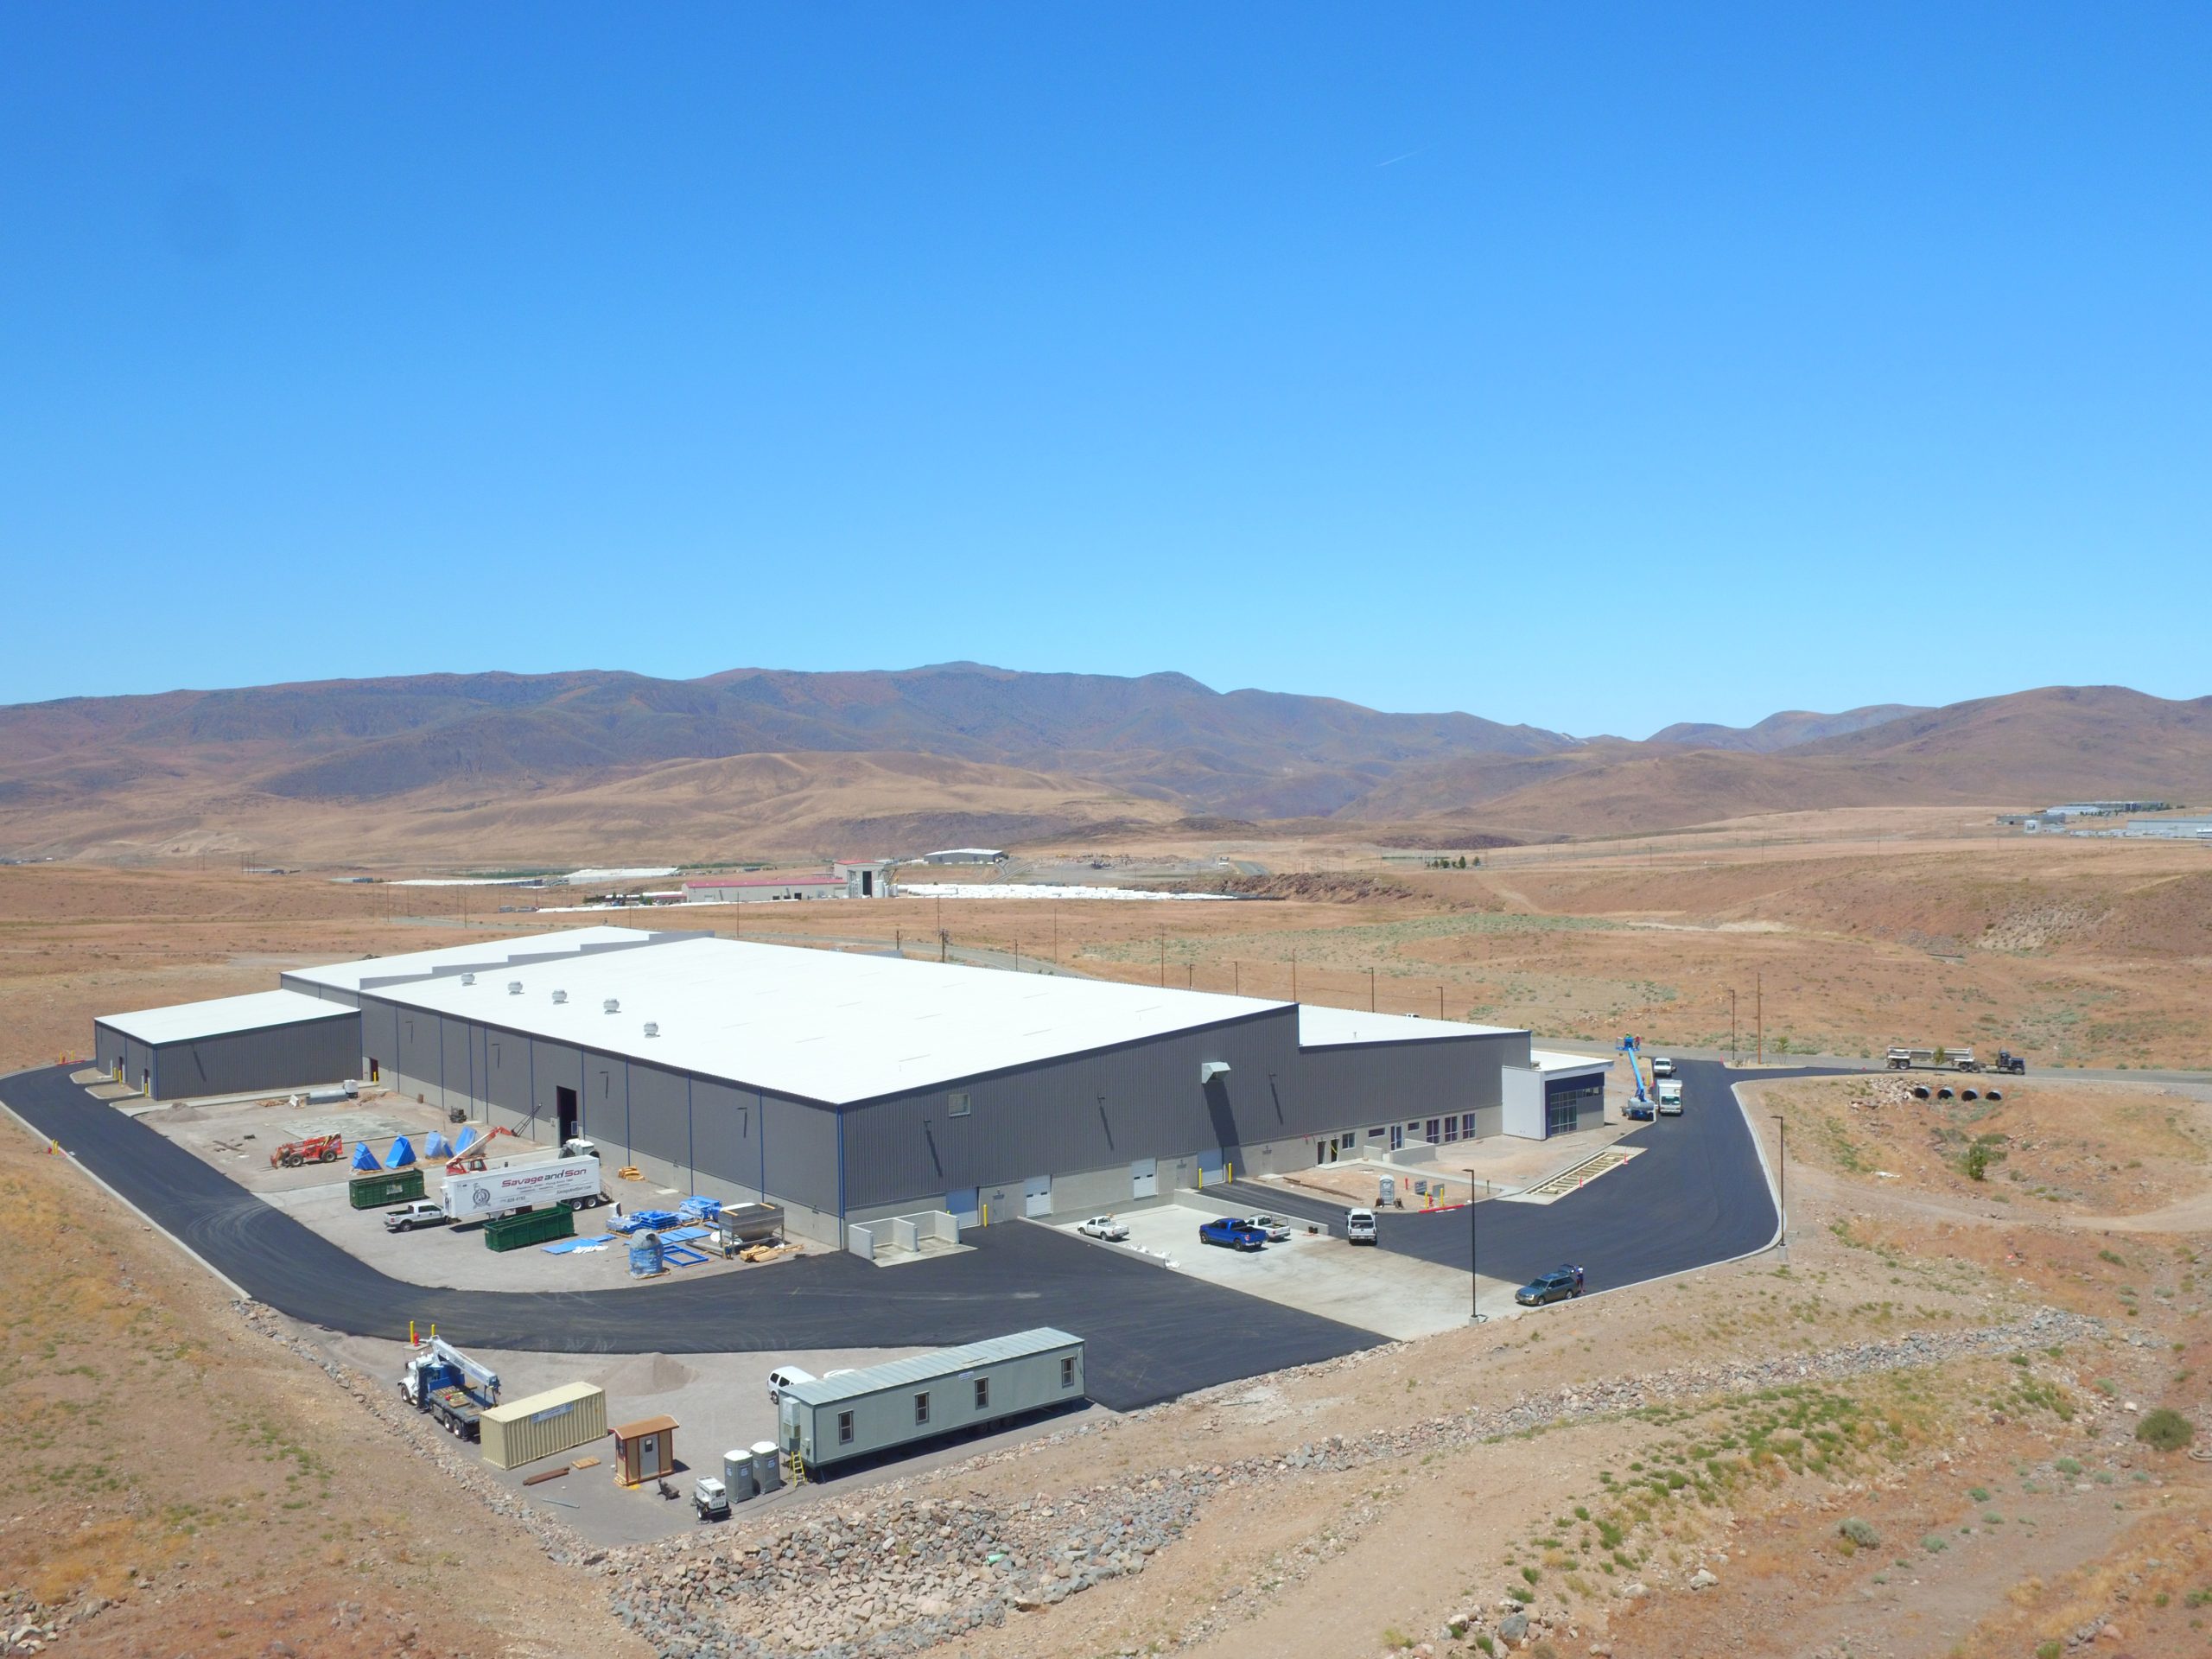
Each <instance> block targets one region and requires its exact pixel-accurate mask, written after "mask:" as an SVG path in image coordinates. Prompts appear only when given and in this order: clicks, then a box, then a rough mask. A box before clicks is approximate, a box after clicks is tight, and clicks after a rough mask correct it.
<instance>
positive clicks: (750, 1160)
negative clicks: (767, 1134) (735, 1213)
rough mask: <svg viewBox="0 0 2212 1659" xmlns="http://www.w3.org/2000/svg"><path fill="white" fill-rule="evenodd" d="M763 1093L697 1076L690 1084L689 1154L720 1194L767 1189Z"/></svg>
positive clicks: (703, 1182)
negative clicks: (762, 1133)
mask: <svg viewBox="0 0 2212 1659" xmlns="http://www.w3.org/2000/svg"><path fill="white" fill-rule="evenodd" d="M760 1111H761V1105H760V1095H759V1094H758V1093H756V1092H755V1091H754V1090H751V1089H740V1088H738V1087H737V1086H736V1085H735V1084H728V1083H717V1082H715V1081H714V1080H713V1079H712V1078H709V1077H698V1078H695V1079H693V1081H692V1084H691V1158H692V1167H693V1168H694V1169H696V1170H697V1171H698V1173H699V1184H700V1185H702V1186H703V1187H705V1188H706V1189H707V1190H708V1191H709V1192H713V1193H714V1194H715V1196H716V1197H717V1198H735V1197H738V1196H740V1195H741V1194H747V1193H750V1194H752V1195H753V1196H755V1197H758V1196H759V1195H760V1193H761V1192H762V1191H763V1190H764V1189H763V1185H762V1178H763V1173H764V1172H763V1171H762V1168H761V1164H760Z"/></svg>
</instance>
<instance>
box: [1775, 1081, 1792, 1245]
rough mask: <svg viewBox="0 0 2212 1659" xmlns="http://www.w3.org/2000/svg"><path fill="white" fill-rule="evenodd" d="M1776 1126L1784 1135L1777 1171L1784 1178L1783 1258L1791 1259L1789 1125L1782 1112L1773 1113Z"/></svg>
mask: <svg viewBox="0 0 2212 1659" xmlns="http://www.w3.org/2000/svg"><path fill="white" fill-rule="evenodd" d="M1773 1117H1774V1126H1775V1128H1777V1130H1778V1131H1780V1133H1781V1135H1782V1154H1781V1158H1780V1160H1779V1162H1778V1163H1777V1166H1776V1171H1775V1173H1777V1174H1778V1175H1779V1176H1780V1177H1781V1178H1782V1217H1781V1219H1782V1259H1783V1262H1788V1261H1789V1123H1788V1122H1786V1121H1784V1119H1783V1116H1782V1114H1781V1113H1780V1112H1776V1113H1774V1114H1773Z"/></svg>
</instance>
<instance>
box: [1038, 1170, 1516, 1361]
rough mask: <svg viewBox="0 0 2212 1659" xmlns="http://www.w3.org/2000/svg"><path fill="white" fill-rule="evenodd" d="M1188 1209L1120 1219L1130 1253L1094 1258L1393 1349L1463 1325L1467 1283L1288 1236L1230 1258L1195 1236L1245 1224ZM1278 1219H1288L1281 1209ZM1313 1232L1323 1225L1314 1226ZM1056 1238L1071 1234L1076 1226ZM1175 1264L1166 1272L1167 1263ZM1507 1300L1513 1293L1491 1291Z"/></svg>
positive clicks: (1450, 1271) (1375, 1253) (1338, 1238)
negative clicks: (1222, 1222)
mask: <svg viewBox="0 0 2212 1659" xmlns="http://www.w3.org/2000/svg"><path fill="white" fill-rule="evenodd" d="M1258 1207H1259V1206H1253V1207H1252V1208H1251V1209H1245V1210H1236V1211H1229V1210H1223V1209H1220V1208H1217V1207H1210V1208H1204V1209H1200V1208H1194V1207H1192V1205H1189V1204H1187V1203H1185V1204H1165V1205H1152V1206H1150V1207H1148V1208H1146V1209H1141V1210H1132V1211H1128V1212H1127V1213H1125V1214H1123V1215H1122V1216H1121V1217H1119V1219H1120V1220H1121V1222H1122V1224H1124V1225H1125V1226H1127V1227H1128V1230H1129V1236H1128V1242H1127V1243H1122V1244H1094V1245H1093V1246H1092V1248H1093V1249H1102V1250H1112V1251H1116V1252H1120V1253H1123V1254H1132V1255H1135V1254H1139V1253H1141V1255H1140V1259H1141V1260H1144V1261H1147V1262H1152V1263H1153V1264H1154V1265H1155V1266H1157V1267H1159V1268H1160V1271H1162V1272H1172V1273H1179V1274H1186V1275H1188V1276H1189V1277H1191V1278H1193V1279H1199V1280H1203V1281H1205V1282H1206V1283H1208V1284H1212V1285H1219V1286H1221V1287H1223V1288H1224V1289H1226V1290H1232V1291H1236V1292H1239V1293H1241V1294H1243V1295H1246V1296H1256V1297H1259V1298H1262V1300H1267V1301H1270V1302H1275V1303H1279V1304H1281V1306H1284V1307H1287V1308H1294V1309H1297V1310H1300V1311H1302V1312H1304V1313H1318V1314H1319V1315H1321V1316H1322V1317H1323V1318H1325V1319H1336V1320H1338V1321H1341V1322H1342V1323H1343V1324H1345V1325H1357V1326H1358V1327H1359V1328H1360V1329H1361V1330H1363V1331H1370V1332H1374V1333H1375V1334H1376V1336H1378V1337H1387V1338H1389V1339H1390V1340H1392V1341H1394V1342H1407V1341H1411V1340H1412V1339H1414V1338H1416V1337H1427V1336H1433V1335H1434V1334H1435V1333H1436V1332H1440V1331H1454V1330H1458V1329H1459V1327H1460V1326H1462V1325H1465V1324H1466V1322H1467V1314H1468V1311H1469V1309H1468V1296H1467V1275H1466V1274H1465V1272H1463V1271H1461V1270H1459V1269H1457V1268H1446V1267H1440V1266H1439V1265H1437V1264H1435V1263H1433V1262H1422V1261H1419V1260H1417V1259H1414V1258H1410V1257H1408V1256H1406V1255H1402V1254H1401V1255H1393V1254H1391V1253H1389V1252H1388V1251H1384V1250H1371V1249H1367V1248H1365V1247H1364V1246H1359V1245H1352V1244H1347V1243H1345V1242H1344V1238H1343V1236H1342V1233H1343V1230H1342V1229H1341V1228H1339V1229H1338V1231H1337V1234H1336V1235H1335V1236H1332V1235H1331V1234H1329V1233H1327V1232H1325V1231H1321V1230H1313V1231H1308V1230H1306V1228H1304V1227H1296V1228H1294V1230H1293V1231H1292V1234H1291V1236H1290V1237H1289V1238H1287V1239H1283V1240H1279V1241H1276V1242H1274V1243H1270V1244H1268V1247H1267V1248H1266V1249H1262V1250H1249V1251H1247V1250H1232V1249H1227V1248H1226V1247H1224V1246H1223V1245H1219V1244H1207V1243H1202V1242H1200V1240H1199V1238H1198V1228H1199V1227H1200V1225H1201V1224H1204V1223H1205V1222H1209V1221H1211V1220H1214V1219H1215V1218H1217V1217H1220V1216H1224V1215H1235V1216H1242V1215H1249V1214H1250V1213H1252V1210H1253V1209H1256V1208H1258ZM1274 1213H1275V1214H1277V1215H1280V1216H1282V1217H1284V1218H1285V1219H1286V1220H1287V1219H1289V1218H1290V1217H1289V1212H1288V1211H1287V1210H1286V1209H1285V1208H1283V1207H1282V1206H1281V1205H1277V1206H1274ZM1314 1225H1315V1227H1316V1228H1317V1229H1318V1227H1319V1224H1318V1223H1316V1224H1314ZM1063 1230H1064V1231H1067V1232H1072V1231H1073V1230H1074V1229H1073V1227H1072V1226H1070V1227H1067V1228H1065V1229H1063ZM1168 1262H1172V1263H1173V1266H1172V1267H1170V1266H1168V1265H1166V1263H1168ZM1489 1288H1491V1289H1492V1290H1500V1289H1502V1290H1503V1291H1505V1292H1508V1293H1510V1291H1511V1289H1512V1287H1511V1286H1510V1285H1508V1286H1503V1287H1489Z"/></svg>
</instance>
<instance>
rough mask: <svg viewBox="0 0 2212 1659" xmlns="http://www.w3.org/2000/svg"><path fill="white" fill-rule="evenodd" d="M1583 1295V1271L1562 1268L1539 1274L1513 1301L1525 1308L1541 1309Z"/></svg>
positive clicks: (1521, 1289)
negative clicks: (1548, 1304) (1547, 1304)
mask: <svg viewBox="0 0 2212 1659" xmlns="http://www.w3.org/2000/svg"><path fill="white" fill-rule="evenodd" d="M1580 1294H1582V1269H1581V1268H1577V1267H1561V1268H1553V1269H1552V1270H1551V1271H1550V1272H1549V1273H1540V1274H1537V1275H1536V1276H1535V1278H1534V1279H1531V1280H1530V1281H1529V1282H1528V1283H1527V1284H1525V1285H1523V1286H1522V1287H1521V1288H1520V1289H1518V1290H1516V1291H1515V1292H1514V1293H1513V1300H1515V1301H1516V1302H1518V1303H1520V1304H1521V1306H1523V1307H1541V1306H1543V1305H1544V1304H1545V1303H1546V1302H1563V1301H1566V1300H1568V1299H1569V1298H1571V1297H1575V1296H1580Z"/></svg>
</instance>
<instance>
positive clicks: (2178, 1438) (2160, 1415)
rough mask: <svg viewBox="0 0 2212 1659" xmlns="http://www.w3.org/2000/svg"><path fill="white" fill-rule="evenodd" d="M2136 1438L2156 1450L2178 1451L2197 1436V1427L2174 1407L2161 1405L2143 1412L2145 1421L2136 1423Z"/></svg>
mask: <svg viewBox="0 0 2212 1659" xmlns="http://www.w3.org/2000/svg"><path fill="white" fill-rule="evenodd" d="M2135 1438H2136V1439H2137V1440H2140V1441H2142V1442H2143V1444H2144V1445H2145V1446H2150V1447H2152V1449H2153V1450H2154V1451H2159V1452H2178V1451H2180V1450H2181V1449H2182V1447H2183V1446H2187V1445H2188V1444H2189V1443H2190V1441H2191V1440H2194V1439H2196V1427H2195V1426H2194V1425H2193V1424H2191V1423H2190V1421H2189V1419H2188V1418H2186V1417H2184V1416H2183V1415H2182V1414H2181V1413H2179V1412H2177V1411H2176V1410H2174V1409H2173V1408H2172V1407H2171V1406H2160V1407H2158V1408H2157V1409H2156V1410H2154V1411H2146V1412H2145V1413H2144V1414H2143V1421H2141V1422H2139V1423H2138V1424H2136V1425H2135Z"/></svg>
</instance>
